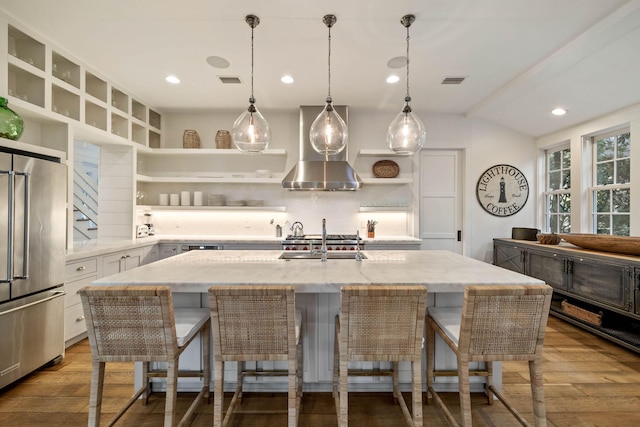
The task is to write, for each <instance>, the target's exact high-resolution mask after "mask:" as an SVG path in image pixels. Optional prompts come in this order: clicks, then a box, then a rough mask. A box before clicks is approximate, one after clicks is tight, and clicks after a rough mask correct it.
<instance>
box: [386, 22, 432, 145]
mask: <svg viewBox="0 0 640 427" xmlns="http://www.w3.org/2000/svg"><path fill="white" fill-rule="evenodd" d="M415 19H416V17H415V16H414V15H405V16H403V17H402V19H401V20H400V23H401V24H402V25H403V26H404V27H405V28H406V29H407V96H405V98H404V101H405V105H404V108H403V109H402V111H401V112H400V113H399V114H398V115H397V116H396V118H395V119H393V121H392V122H391V124H390V125H389V129H388V130H387V143H388V144H389V149H391V151H393V152H395V153H397V154H414V153H415V152H416V151H419V150H420V149H421V148H422V146H423V145H424V142H425V139H426V137H427V131H426V130H425V128H424V125H423V124H422V122H421V121H420V119H419V118H418V117H417V116H416V115H415V114H413V111H411V106H410V105H409V102H410V101H411V96H410V95H409V27H410V26H411V24H413V21H415Z"/></svg>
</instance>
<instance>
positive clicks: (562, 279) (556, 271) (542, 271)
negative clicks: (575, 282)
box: [527, 250, 568, 291]
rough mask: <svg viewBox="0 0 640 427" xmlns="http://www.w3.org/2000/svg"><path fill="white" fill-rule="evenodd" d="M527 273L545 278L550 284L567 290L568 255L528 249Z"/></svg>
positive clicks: (538, 277)
mask: <svg viewBox="0 0 640 427" xmlns="http://www.w3.org/2000/svg"><path fill="white" fill-rule="evenodd" d="M527 275H528V276H531V277H535V278H536V279H540V280H544V281H545V283H546V284H547V285H549V286H552V287H553V288H555V289H559V290H561V291H566V290H567V288H568V286H567V257H566V256H562V255H560V254H557V253H553V252H538V251H536V250H529V251H527Z"/></svg>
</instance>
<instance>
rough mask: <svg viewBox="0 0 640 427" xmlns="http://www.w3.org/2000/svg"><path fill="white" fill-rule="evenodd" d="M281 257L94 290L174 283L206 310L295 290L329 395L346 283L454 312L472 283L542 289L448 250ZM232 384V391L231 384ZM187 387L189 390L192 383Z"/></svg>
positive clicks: (311, 366) (201, 257)
mask: <svg viewBox="0 0 640 427" xmlns="http://www.w3.org/2000/svg"><path fill="white" fill-rule="evenodd" d="M281 255H282V251H191V252H186V253H183V254H180V255H177V256H174V257H171V258H167V259H164V260H161V261H157V262H154V263H151V264H148V265H144V266H142V267H139V268H136V269H133V270H130V271H125V272H122V273H119V274H115V275H112V276H108V277H105V278H102V279H100V280H97V281H95V282H93V284H94V285H97V286H107V285H135V286H145V285H149V286H158V285H168V286H171V287H172V289H173V292H174V304H175V305H176V306H181V307H207V306H208V298H207V295H206V294H207V289H208V288H209V287H210V286H216V285H218V286H220V285H243V284H247V285H264V286H269V285H272V286H275V285H293V286H294V287H295V289H296V306H297V308H298V309H300V310H301V311H302V313H303V328H304V331H305V334H304V342H303V347H304V382H305V390H308V391H330V390H331V378H332V363H333V362H332V360H333V339H334V337H333V334H334V330H333V328H334V318H335V315H336V314H337V313H338V311H339V307H340V288H341V287H342V286H343V285H376V284H379V285H391V286H393V285H399V284H403V285H424V286H426V287H427V290H428V299H427V305H428V306H445V307H446V306H449V307H455V306H461V305H462V300H463V292H464V288H465V287H466V286H468V285H522V284H542V283H543V282H542V281H541V280H538V279H535V278H533V277H528V276H525V275H522V274H519V273H515V272H513V271H509V270H506V269H503V268H500V267H496V266H493V265H490V264H487V263H484V262H481V261H478V260H475V259H472V258H468V257H464V256H461V255H458V254H455V253H452V252H448V251H363V255H364V256H365V257H366V259H364V260H362V261H361V262H356V261H355V260H353V259H329V260H327V261H326V262H324V263H323V262H321V261H320V260H319V259H295V260H284V259H280V256H281ZM440 344H442V345H438V343H437V344H436V346H437V348H436V366H437V367H438V368H439V369H444V368H452V367H454V366H455V359H454V358H453V355H452V354H451V353H448V351H449V350H448V349H446V348H445V346H444V345H443V343H440ZM186 359H188V360H185V361H184V362H181V363H184V364H185V365H188V364H195V363H198V360H199V354H198V352H197V351H194V352H193V354H192V355H191V356H187V357H186ZM229 365H231V364H229ZM269 366H271V364H267V363H265V364H264V367H265V369H267V368H268V367H269ZM376 366H377V364H376V363H372V362H366V363H365V362H363V363H361V367H362V368H365V369H366V368H375V367H376ZM496 371H497V372H496V374H497V375H496V377H495V378H494V380H495V381H496V383H497V384H498V385H500V384H501V375H500V369H499V368H498V369H496ZM225 377H226V378H230V379H235V373H234V372H233V371H229V372H228V373H225ZM358 379H359V380H361V382H358V383H354V386H353V389H354V390H388V384H386V379H382V380H378V379H377V378H375V377H374V378H358ZM400 379H401V381H402V382H403V383H405V384H407V385H408V383H409V382H410V375H409V369H408V367H402V368H401V372H400ZM260 380H262V381H260ZM437 380H438V382H437V384H436V389H441V390H454V389H455V387H457V384H456V383H454V382H452V379H451V378H447V377H439V378H437ZM478 380H481V378H478ZM271 381H275V379H271ZM280 385H282V386H283V387H284V386H286V384H280ZM228 386H229V389H231V388H232V387H231V384H229V385H228ZM278 386H279V384H274V383H272V382H270V381H267V380H266V379H258V380H257V381H256V383H255V384H251V385H250V387H249V389H250V390H251V389H252V388H253V389H256V390H269V389H273V388H275V389H278ZM476 386H480V385H479V384H476ZM181 387H182V388H183V389H189V387H188V385H187V383H184V384H183V385H182V386H181ZM282 389H284V388H282ZM475 389H478V387H476V388H475Z"/></svg>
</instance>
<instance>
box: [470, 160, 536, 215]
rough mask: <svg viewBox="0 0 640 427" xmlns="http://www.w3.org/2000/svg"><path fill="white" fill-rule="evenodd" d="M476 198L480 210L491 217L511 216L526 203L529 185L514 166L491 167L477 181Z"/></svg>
mask: <svg viewBox="0 0 640 427" xmlns="http://www.w3.org/2000/svg"><path fill="white" fill-rule="evenodd" d="M476 197H477V198H478V202H479V203H480V205H481V206H482V208H483V209H484V210H485V211H487V212H489V213H490V214H491V215H495V216H511V215H514V214H516V213H518V212H519V211H520V209H522V208H523V207H524V205H525V204H526V203H527V199H528V198H529V183H528V182H527V178H526V177H525V176H524V174H523V173H522V172H520V170H519V169H518V168H516V167H514V166H511V165H495V166H491V167H490V168H489V169H487V170H486V171H484V173H483V174H482V175H480V178H479V179H478V184H477V185H476Z"/></svg>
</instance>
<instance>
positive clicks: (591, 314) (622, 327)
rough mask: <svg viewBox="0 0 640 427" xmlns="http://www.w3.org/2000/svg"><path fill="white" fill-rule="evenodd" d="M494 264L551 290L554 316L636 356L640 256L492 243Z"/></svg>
mask: <svg viewBox="0 0 640 427" xmlns="http://www.w3.org/2000/svg"><path fill="white" fill-rule="evenodd" d="M493 263H494V265H497V266H499V267H503V268H506V269H509V270H513V271H517V272H518V273H522V274H526V275H528V276H531V277H535V278H538V279H541V280H544V281H545V282H546V283H547V284H549V285H550V286H552V287H553V289H554V292H553V301H552V304H551V314H552V315H554V316H556V317H559V318H561V319H564V320H566V321H568V322H571V323H573V324H575V325H577V326H580V327H582V328H584V329H586V330H588V331H591V332H593V333H595V334H597V335H600V336H602V337H604V338H607V339H609V340H611V341H613V342H616V343H618V344H620V345H622V346H624V347H626V348H628V349H631V350H633V351H635V352H638V353H640V256H630V255H621V254H615V253H609V252H601V251H592V250H586V249H581V248H579V247H577V246H574V245H571V244H568V243H564V242H562V243H561V244H560V245H543V244H540V243H538V242H531V241H526V240H514V239H493Z"/></svg>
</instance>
